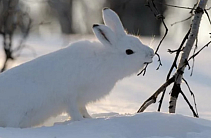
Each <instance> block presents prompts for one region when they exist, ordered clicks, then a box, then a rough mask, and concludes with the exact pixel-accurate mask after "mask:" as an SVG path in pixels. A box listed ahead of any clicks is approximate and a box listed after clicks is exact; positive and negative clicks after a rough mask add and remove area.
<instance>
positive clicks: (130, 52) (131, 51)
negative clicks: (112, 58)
mask: <svg viewBox="0 0 211 138" xmlns="http://www.w3.org/2000/svg"><path fill="white" fill-rule="evenodd" d="M125 52H126V54H127V55H131V54H133V53H134V52H133V50H131V49H127V50H126V51H125Z"/></svg>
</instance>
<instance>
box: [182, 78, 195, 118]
mask: <svg viewBox="0 0 211 138" xmlns="http://www.w3.org/2000/svg"><path fill="white" fill-rule="evenodd" d="M183 81H184V82H185V84H186V85H187V87H188V89H189V92H190V94H191V96H193V102H194V105H195V110H196V114H197V115H199V114H198V110H197V106H196V98H195V95H194V93H193V91H192V90H191V88H190V85H189V84H188V82H187V81H186V80H185V79H184V78H183Z"/></svg>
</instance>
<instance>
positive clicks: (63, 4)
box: [48, 0, 73, 34]
mask: <svg viewBox="0 0 211 138" xmlns="http://www.w3.org/2000/svg"><path fill="white" fill-rule="evenodd" d="M48 4H49V5H50V7H51V8H52V9H54V10H55V11H56V13H57V17H58V19H59V22H60V26H61V31H62V33H64V34H71V33H73V30H72V0H66V1H62V0H49V1H48Z"/></svg>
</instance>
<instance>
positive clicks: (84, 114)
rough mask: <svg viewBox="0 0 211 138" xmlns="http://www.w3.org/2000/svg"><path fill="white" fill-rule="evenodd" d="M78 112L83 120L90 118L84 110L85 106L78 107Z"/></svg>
mask: <svg viewBox="0 0 211 138" xmlns="http://www.w3.org/2000/svg"><path fill="white" fill-rule="evenodd" d="M80 112H81V114H82V115H83V118H92V117H91V116H90V115H89V113H88V112H87V110H86V107H85V106H80Z"/></svg>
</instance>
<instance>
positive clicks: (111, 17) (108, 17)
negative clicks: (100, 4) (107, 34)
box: [103, 8, 126, 38]
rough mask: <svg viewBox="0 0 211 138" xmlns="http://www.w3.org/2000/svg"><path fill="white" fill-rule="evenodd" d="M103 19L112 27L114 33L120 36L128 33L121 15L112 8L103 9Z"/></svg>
mask: <svg viewBox="0 0 211 138" xmlns="http://www.w3.org/2000/svg"><path fill="white" fill-rule="evenodd" d="M103 20H104V23H105V25H107V26H108V27H110V28H111V29H112V30H113V31H114V33H116V35H117V37H118V38H121V37H123V36H124V35H126V33H125V31H124V27H123V25H122V22H121V21H120V19H119V16H118V15H117V14H116V13H115V12H114V11H112V10H111V9H109V8H104V9H103Z"/></svg>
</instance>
